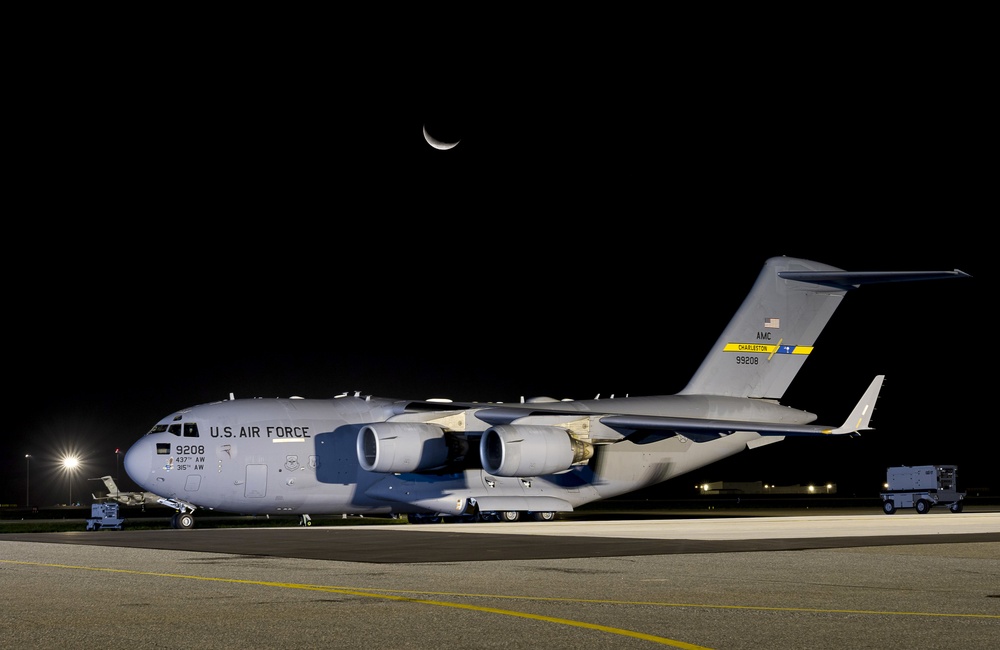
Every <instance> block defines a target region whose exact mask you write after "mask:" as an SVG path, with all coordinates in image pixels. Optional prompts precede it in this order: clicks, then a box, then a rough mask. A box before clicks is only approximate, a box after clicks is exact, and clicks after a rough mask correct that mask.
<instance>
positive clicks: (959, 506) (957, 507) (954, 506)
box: [949, 501, 962, 512]
mask: <svg viewBox="0 0 1000 650" xmlns="http://www.w3.org/2000/svg"><path fill="white" fill-rule="evenodd" d="M949 510H951V511H952V512H962V502H961V501H959V502H958V503H953V504H951V508H949Z"/></svg>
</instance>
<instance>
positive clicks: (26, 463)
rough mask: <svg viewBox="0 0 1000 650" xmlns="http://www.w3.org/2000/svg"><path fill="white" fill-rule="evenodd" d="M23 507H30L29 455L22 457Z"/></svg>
mask: <svg viewBox="0 0 1000 650" xmlns="http://www.w3.org/2000/svg"><path fill="white" fill-rule="evenodd" d="M24 507H25V508H30V507H31V454H25V455H24Z"/></svg>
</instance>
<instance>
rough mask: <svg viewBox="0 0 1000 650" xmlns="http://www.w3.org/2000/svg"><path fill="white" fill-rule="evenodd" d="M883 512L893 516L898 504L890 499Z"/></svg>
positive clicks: (883, 507) (883, 505)
mask: <svg viewBox="0 0 1000 650" xmlns="http://www.w3.org/2000/svg"><path fill="white" fill-rule="evenodd" d="M882 512H884V513H885V514H887V515H891V514H892V513H894V512H896V504H895V503H893V502H892V499H889V500H888V501H886V502H885V503H883V504H882Z"/></svg>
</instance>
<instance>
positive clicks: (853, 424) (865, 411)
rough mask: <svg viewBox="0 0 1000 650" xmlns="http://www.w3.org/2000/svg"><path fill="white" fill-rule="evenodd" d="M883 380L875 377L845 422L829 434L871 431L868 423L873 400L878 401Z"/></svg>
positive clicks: (872, 408) (873, 406)
mask: <svg viewBox="0 0 1000 650" xmlns="http://www.w3.org/2000/svg"><path fill="white" fill-rule="evenodd" d="M883 379H885V375H876V376H875V379H873V380H872V383H871V385H870V386H868V390H866V391H865V394H864V395H862V396H861V401H860V402H858V404H857V406H855V407H854V410H853V411H851V414H850V415H849V416H847V420H846V421H845V422H844V424H842V425H841V426H839V427H837V428H836V429H834V430H833V431H830V433H832V434H834V435H839V434H843V433H857V432H858V431H861V430H867V429H871V427H870V426H868V423H869V422H871V419H872V412H873V411H874V410H875V400H876V399H878V393H879V391H880V390H882V380H883Z"/></svg>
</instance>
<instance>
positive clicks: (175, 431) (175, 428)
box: [167, 424, 181, 437]
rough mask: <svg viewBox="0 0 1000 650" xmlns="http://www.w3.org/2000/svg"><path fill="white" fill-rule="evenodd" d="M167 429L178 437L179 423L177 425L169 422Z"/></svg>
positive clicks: (179, 432)
mask: <svg viewBox="0 0 1000 650" xmlns="http://www.w3.org/2000/svg"><path fill="white" fill-rule="evenodd" d="M167 431H169V432H170V433H171V434H173V435H175V436H178V437H179V436H180V435H181V425H179V424H171V425H170V426H169V427H168V428H167Z"/></svg>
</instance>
